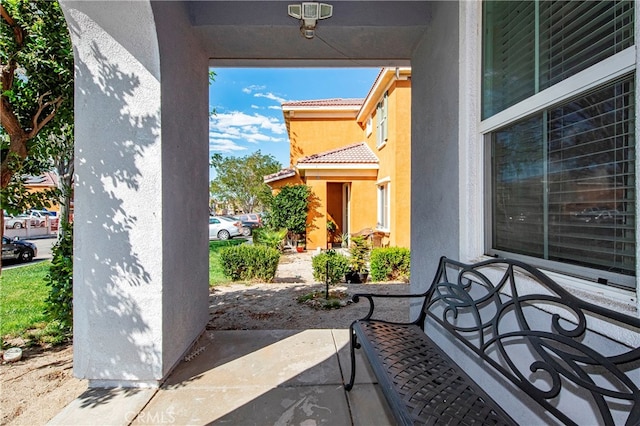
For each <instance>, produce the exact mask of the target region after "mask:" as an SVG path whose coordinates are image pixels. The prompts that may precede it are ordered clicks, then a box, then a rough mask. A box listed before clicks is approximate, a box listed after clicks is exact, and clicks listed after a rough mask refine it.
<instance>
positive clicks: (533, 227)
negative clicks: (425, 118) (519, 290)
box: [491, 74, 636, 286]
mask: <svg viewBox="0 0 640 426" xmlns="http://www.w3.org/2000/svg"><path fill="white" fill-rule="evenodd" d="M634 79H635V75H634V74H630V75H627V76H626V77H625V78H623V79H621V80H617V81H614V82H610V83H608V84H606V85H604V86H601V87H599V88H598V89H596V90H593V91H590V92H588V93H584V94H582V95H580V96H579V97H577V98H574V99H572V100H570V101H568V102H565V103H563V104H562V105H557V106H553V107H550V108H547V109H544V110H543V111H540V112H539V113H537V114H535V115H534V116H532V117H529V118H527V119H524V120H520V121H518V122H516V123H512V124H509V125H508V126H505V127H503V128H501V129H499V130H497V131H495V132H493V133H492V134H491V169H492V170H491V180H492V182H491V189H492V191H491V203H492V211H491V218H492V229H491V235H492V237H491V238H492V247H493V249H494V250H498V251H506V252H510V253H518V254H522V255H526V256H533V257H536V258H541V259H546V260H550V261H558V262H563V263H566V264H573V265H577V266H580V267H587V268H593V269H596V270H600V271H606V272H607V273H609V275H607V276H608V277H609V278H607V280H610V279H611V276H612V275H611V274H613V276H614V279H613V281H614V282H615V281H616V280H615V275H622V276H633V275H635V250H636V241H635V227H636V223H635V220H636V219H635V218H636V211H635V187H636V182H635V132H634V129H635V103H634V99H635V95H634V93H635V87H634ZM596 275H597V274H596ZM603 276H604V275H603ZM618 281H619V282H618V284H621V285H623V286H625V285H627V284H625V280H624V279H623V280H618ZM626 281H627V282H628V280H626ZM628 285H631V284H628Z"/></svg>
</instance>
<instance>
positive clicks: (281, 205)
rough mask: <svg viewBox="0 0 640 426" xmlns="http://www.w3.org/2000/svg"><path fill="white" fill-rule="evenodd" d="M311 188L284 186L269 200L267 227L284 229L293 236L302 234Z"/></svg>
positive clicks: (305, 222) (304, 230) (304, 227)
mask: <svg viewBox="0 0 640 426" xmlns="http://www.w3.org/2000/svg"><path fill="white" fill-rule="evenodd" d="M310 196H311V188H309V187H308V186H307V185H285V186H283V187H282V189H281V190H280V192H279V193H278V194H277V195H276V196H274V197H273V199H272V200H271V205H270V211H269V216H268V220H269V226H271V227H273V228H276V229H278V228H286V229H288V230H289V231H290V232H291V233H293V234H304V233H305V232H306V229H307V213H308V211H309V197H310Z"/></svg>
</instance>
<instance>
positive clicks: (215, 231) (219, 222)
mask: <svg viewBox="0 0 640 426" xmlns="http://www.w3.org/2000/svg"><path fill="white" fill-rule="evenodd" d="M241 229H242V224H241V223H240V222H239V221H238V220H235V219H229V218H227V217H224V216H209V239H210V240H213V239H218V240H228V239H229V238H233V237H237V236H239V235H242V232H241Z"/></svg>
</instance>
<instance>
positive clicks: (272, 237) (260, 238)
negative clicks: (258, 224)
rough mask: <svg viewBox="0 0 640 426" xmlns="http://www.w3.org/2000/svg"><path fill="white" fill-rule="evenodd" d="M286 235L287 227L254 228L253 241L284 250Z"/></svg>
mask: <svg viewBox="0 0 640 426" xmlns="http://www.w3.org/2000/svg"><path fill="white" fill-rule="evenodd" d="M286 236H287V230H286V229H279V230H272V229H269V228H256V229H254V230H253V243H254V244H258V245H262V246H266V247H270V248H272V249H276V250H280V251H282V249H283V248H284V239H285V237H286Z"/></svg>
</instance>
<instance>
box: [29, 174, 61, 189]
mask: <svg viewBox="0 0 640 426" xmlns="http://www.w3.org/2000/svg"><path fill="white" fill-rule="evenodd" d="M24 184H25V185H26V186H54V187H55V186H58V175H57V174H55V173H51V172H45V173H43V174H41V175H40V176H25V181H24Z"/></svg>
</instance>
